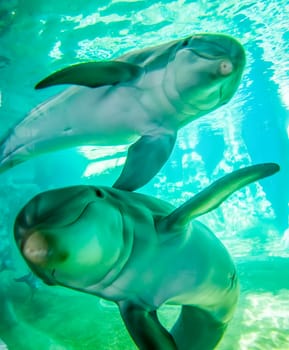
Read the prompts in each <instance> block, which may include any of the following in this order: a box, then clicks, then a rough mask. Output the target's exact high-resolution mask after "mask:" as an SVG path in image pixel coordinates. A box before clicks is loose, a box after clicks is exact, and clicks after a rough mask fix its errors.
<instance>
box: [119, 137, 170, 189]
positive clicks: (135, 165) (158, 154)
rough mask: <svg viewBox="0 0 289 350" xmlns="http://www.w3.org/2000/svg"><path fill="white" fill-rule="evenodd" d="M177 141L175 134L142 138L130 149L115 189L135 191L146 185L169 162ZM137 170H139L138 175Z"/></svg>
mask: <svg viewBox="0 0 289 350" xmlns="http://www.w3.org/2000/svg"><path fill="white" fill-rule="evenodd" d="M175 141H176V135H175V134H172V135H171V134H170V135H168V134H166V135H157V136H147V135H145V136H142V137H141V138H140V139H139V140H138V141H137V142H136V143H134V144H133V145H131V146H130V147H129V149H128V155H127V159H126V162H125V164H124V167H123V170H122V172H121V174H120V176H119V178H118V179H117V180H116V182H115V184H114V185H113V187H115V188H117V189H120V190H126V191H134V190H135V189H137V188H139V187H142V186H143V185H145V184H146V183H147V182H148V181H149V180H151V179H152V178H153V176H154V175H155V174H156V173H157V172H158V171H159V170H160V169H161V167H162V166H163V165H164V163H165V162H166V161H167V159H168V158H169V156H170V154H171V152H172V150H173V147H174V144H175ZM135 169H139V172H138V173H137V174H136V172H135Z"/></svg>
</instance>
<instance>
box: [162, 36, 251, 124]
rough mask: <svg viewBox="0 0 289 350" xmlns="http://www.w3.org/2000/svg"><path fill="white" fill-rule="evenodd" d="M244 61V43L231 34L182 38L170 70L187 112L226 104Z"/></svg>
mask: <svg viewBox="0 0 289 350" xmlns="http://www.w3.org/2000/svg"><path fill="white" fill-rule="evenodd" d="M245 63H246V57H245V51H244V48H243V46H242V45H241V44H240V43H239V42H238V41H237V40H236V39H234V38H232V37H231V36H228V35H222V34H199V35H194V36H191V37H188V38H186V39H184V40H182V41H181V42H180V43H179V45H178V47H177V50H176V53H175V57H174V58H173V59H172V60H171V61H170V64H169V70H170V74H171V75H170V76H171V79H173V80H174V81H175V84H174V85H175V89H176V91H177V93H178V97H179V98H180V100H181V101H182V103H184V105H185V106H186V107H185V112H186V109H187V110H188V108H189V109H190V108H191V109H192V110H193V114H194V115H196V116H197V117H199V116H201V115H203V114H206V113H208V112H210V111H212V110H214V109H216V108H218V107H220V106H221V105H223V104H225V103H227V102H228V101H229V100H230V99H231V98H232V96H233V95H234V93H235V92H236V90H237V88H238V86H239V83H240V80H241V77H242V74H243V71H244V67H245Z"/></svg>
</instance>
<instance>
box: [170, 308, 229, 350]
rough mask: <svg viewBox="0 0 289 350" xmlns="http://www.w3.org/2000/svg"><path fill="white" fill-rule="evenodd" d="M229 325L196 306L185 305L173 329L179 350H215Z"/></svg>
mask: <svg viewBox="0 0 289 350" xmlns="http://www.w3.org/2000/svg"><path fill="white" fill-rule="evenodd" d="M226 327H227V325H226V324H223V323H220V322H218V321H216V320H214V319H213V318H212V316H211V315H210V314H209V313H207V312H205V311H203V310H200V309H199V308H196V307H194V306H186V305H185V306H183V307H182V311H181V314H180V316H179V318H178V320H177V321H176V323H175V325H174V326H173V328H172V330H171V332H170V333H171V334H172V336H173V338H174V340H175V342H176V344H177V348H178V350H213V349H215V347H216V346H217V344H218V343H219V341H220V340H221V338H222V336H223V334H224V332H225V330H226Z"/></svg>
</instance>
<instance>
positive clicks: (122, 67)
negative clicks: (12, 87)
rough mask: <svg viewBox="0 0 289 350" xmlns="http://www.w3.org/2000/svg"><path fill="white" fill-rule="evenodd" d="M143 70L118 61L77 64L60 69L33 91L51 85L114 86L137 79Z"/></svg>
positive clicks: (37, 85)
mask: <svg viewBox="0 0 289 350" xmlns="http://www.w3.org/2000/svg"><path fill="white" fill-rule="evenodd" d="M142 72H143V68H141V67H139V66H137V65H134V64H131V63H126V62H120V61H99V62H87V63H79V64H75V65H73V66H70V67H66V68H64V69H61V70H59V71H57V72H55V73H53V74H51V75H49V76H48V77H47V78H45V79H43V80H41V81H40V82H39V83H38V84H36V86H35V89H43V88H46V87H48V86H52V85H61V84H73V85H83V86H88V87H92V88H95V87H99V86H104V85H115V84H117V83H123V82H126V81H129V80H133V79H135V78H137V77H138V76H139V75H140V74H141V73H142Z"/></svg>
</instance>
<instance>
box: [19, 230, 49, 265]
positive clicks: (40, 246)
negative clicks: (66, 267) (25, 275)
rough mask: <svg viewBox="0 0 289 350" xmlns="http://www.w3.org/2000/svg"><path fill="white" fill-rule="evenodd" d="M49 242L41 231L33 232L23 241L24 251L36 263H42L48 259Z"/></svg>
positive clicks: (28, 258) (29, 259) (30, 260)
mask: <svg viewBox="0 0 289 350" xmlns="http://www.w3.org/2000/svg"><path fill="white" fill-rule="evenodd" d="M48 251H49V249H48V242H47V240H46V239H45V237H44V236H43V235H42V234H41V233H39V232H37V231H36V232H33V233H32V234H31V235H29V236H28V237H27V239H26V240H25V241H24V242H23V247H22V253H23V255H24V256H25V258H26V259H27V260H28V261H29V262H31V263H33V264H36V265H42V264H44V263H45V262H46V261H47V257H48Z"/></svg>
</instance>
